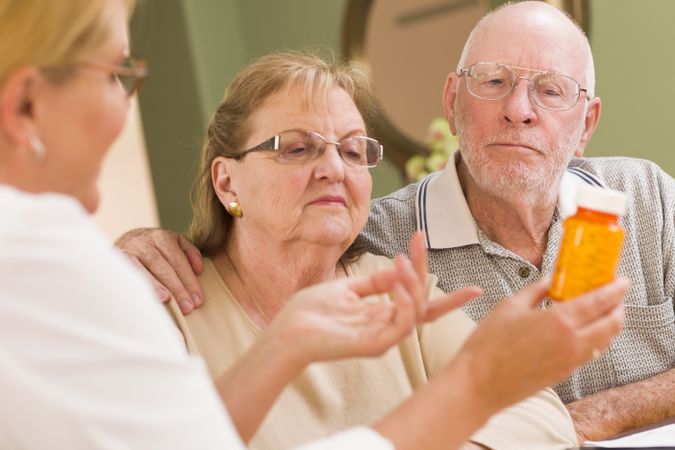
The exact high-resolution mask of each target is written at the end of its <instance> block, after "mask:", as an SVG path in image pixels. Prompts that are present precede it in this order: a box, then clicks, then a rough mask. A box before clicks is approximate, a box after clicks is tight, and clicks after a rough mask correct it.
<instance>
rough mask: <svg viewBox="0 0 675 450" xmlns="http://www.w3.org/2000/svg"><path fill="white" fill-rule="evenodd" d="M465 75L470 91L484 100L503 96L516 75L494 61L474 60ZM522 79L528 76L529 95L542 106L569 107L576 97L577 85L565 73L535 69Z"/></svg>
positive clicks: (577, 94)
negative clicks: (535, 70) (531, 73)
mask: <svg viewBox="0 0 675 450" xmlns="http://www.w3.org/2000/svg"><path fill="white" fill-rule="evenodd" d="M466 74H467V80H466V81H467V87H468V89H469V92H471V93H472V94H473V95H475V96H477V97H480V98H483V99H487V100H499V99H501V98H503V97H505V96H506V95H507V94H508V93H509V92H510V91H511V89H512V88H513V86H514V85H515V83H516V81H517V79H518V78H519V77H518V76H517V74H516V71H515V70H514V69H512V68H510V67H508V66H506V65H503V64H497V63H476V64H474V65H472V66H470V67H469V69H468V71H467V72H466ZM523 78H527V79H529V81H530V92H531V93H532V98H533V100H534V102H535V103H536V104H538V105H539V106H541V107H543V108H546V109H552V110H564V109H569V108H571V107H572V106H574V105H575V104H576V102H577V100H578V98H579V91H580V89H579V84H578V83H577V82H576V81H575V80H574V79H573V78H571V77H568V76H566V75H561V74H557V73H546V72H537V73H534V74H533V75H532V76H530V77H523Z"/></svg>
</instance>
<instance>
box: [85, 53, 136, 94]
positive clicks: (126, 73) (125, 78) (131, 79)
mask: <svg viewBox="0 0 675 450" xmlns="http://www.w3.org/2000/svg"><path fill="white" fill-rule="evenodd" d="M82 65H84V66H86V67H89V68H92V69H98V70H102V71H106V72H108V73H110V75H112V76H114V77H115V78H117V80H118V81H119V83H120V84H121V85H122V87H123V88H124V91H125V92H126V93H127V95H128V96H129V97H131V96H132V95H134V94H135V93H136V91H138V90H139V89H140V87H141V85H142V84H143V81H144V80H145V79H146V78H147V77H148V66H147V64H146V62H145V61H143V60H142V59H139V58H136V57H133V56H127V57H126V58H125V59H124V62H123V63H122V64H121V65H116V64H104V63H96V62H89V61H87V62H83V63H82Z"/></svg>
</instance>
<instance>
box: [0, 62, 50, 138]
mask: <svg viewBox="0 0 675 450" xmlns="http://www.w3.org/2000/svg"><path fill="white" fill-rule="evenodd" d="M42 79H43V78H42V75H41V74H40V72H39V71H38V70H37V69H35V68H33V67H21V68H19V69H16V70H14V71H12V72H11V73H10V74H9V76H8V77H7V78H6V79H5V82H4V84H3V85H2V88H0V130H1V131H2V133H3V135H4V137H5V139H7V140H8V141H9V142H10V144H12V145H13V146H14V147H15V148H30V139H31V138H33V137H35V136H37V134H38V133H37V127H36V120H35V109H36V108H35V97H36V91H37V85H38V84H39V82H40V81H41V80H42Z"/></svg>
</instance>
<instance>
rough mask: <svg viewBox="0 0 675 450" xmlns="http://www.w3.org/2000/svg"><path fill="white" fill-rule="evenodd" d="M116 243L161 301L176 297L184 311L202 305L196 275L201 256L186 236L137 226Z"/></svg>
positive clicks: (199, 267) (184, 312)
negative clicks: (148, 281)
mask: <svg viewBox="0 0 675 450" xmlns="http://www.w3.org/2000/svg"><path fill="white" fill-rule="evenodd" d="M115 246H116V247H118V248H119V249H120V250H122V252H123V253H125V254H126V255H127V256H128V257H129V259H130V260H131V262H132V263H133V264H134V265H135V266H136V267H138V268H139V269H140V270H141V271H142V272H144V273H146V274H147V275H148V277H149V279H150V282H151V283H152V285H153V287H154V288H155V291H156V292H157V294H158V295H159V297H160V299H161V300H162V302H167V301H168V300H169V298H170V297H171V296H173V297H174V298H175V299H176V301H177V302H178V306H179V307H180V309H181V311H182V312H183V314H188V313H189V312H190V311H192V310H193V309H194V308H198V307H199V306H201V304H202V301H203V300H202V299H203V298H204V297H203V294H202V290H201V287H200V286H199V282H198V281H197V276H196V274H198V273H200V272H201V271H202V257H201V254H200V252H199V250H197V248H196V247H195V246H194V245H192V243H191V242H190V241H188V240H187V238H186V237H185V236H183V235H181V234H178V233H174V232H173V231H167V230H162V229H159V228H138V229H135V230H131V231H128V232H127V233H125V234H123V235H122V236H121V237H120V238H119V239H118V240H117V241H116V242H115Z"/></svg>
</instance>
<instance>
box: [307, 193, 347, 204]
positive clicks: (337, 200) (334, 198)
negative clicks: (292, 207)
mask: <svg viewBox="0 0 675 450" xmlns="http://www.w3.org/2000/svg"><path fill="white" fill-rule="evenodd" d="M311 204H312V205H339V206H347V201H346V200H345V199H344V197H341V196H339V195H324V196H322V197H319V198H317V199H316V200H313V201H312V202H311Z"/></svg>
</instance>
